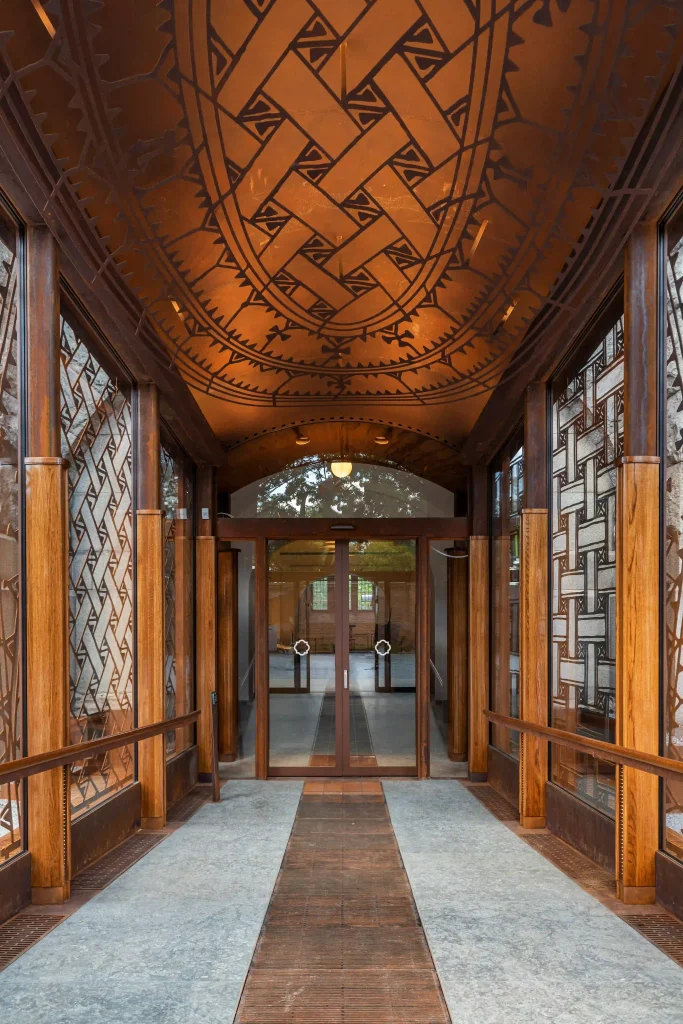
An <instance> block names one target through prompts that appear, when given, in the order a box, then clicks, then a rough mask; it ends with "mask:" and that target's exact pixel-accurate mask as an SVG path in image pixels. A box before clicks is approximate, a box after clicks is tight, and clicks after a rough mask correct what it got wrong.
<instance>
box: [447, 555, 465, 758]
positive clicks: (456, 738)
mask: <svg viewBox="0 0 683 1024" xmlns="http://www.w3.org/2000/svg"><path fill="white" fill-rule="evenodd" d="M449 553H450V554H451V555H453V554H455V555H460V556H461V557H456V558H449V560H448V583H447V585H448V599H447V600H448V756H449V758H450V759H451V760H452V761H466V760H467V704H468V700H467V697H468V693H467V690H468V686H467V596H468V595H467V558H463V557H462V555H463V554H464V552H458V551H451V552H449Z"/></svg>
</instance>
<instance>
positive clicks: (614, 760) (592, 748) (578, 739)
mask: <svg viewBox="0 0 683 1024" xmlns="http://www.w3.org/2000/svg"><path fill="white" fill-rule="evenodd" d="M484 715H485V716H486V718H488V720H489V722H492V723H493V724H494V725H501V726H503V728H504V729H514V730H515V731H516V732H528V733H530V734H531V735H532V736H540V737H541V738H542V739H547V740H549V741H552V742H553V743H557V744H558V745H559V746H562V747H569V748H570V749H571V750H580V751H581V752H582V753H584V754H592V755H593V756H596V755H597V756H599V758H600V760H601V761H609V762H610V763H611V764H623V765H626V766H627V767H628V768H639V769H640V770H641V771H643V772H649V774H650V775H659V776H661V777H662V778H665V779H678V780H679V781H680V779H681V777H682V776H683V761H674V760H673V758H671V757H660V756H659V754H644V753H642V752H641V751H639V750H632V749H631V748H630V747H620V746H618V745H617V744H616V743H608V742H607V741H606V740H594V739H591V738H590V737H589V736H578V735H577V734H576V733H573V732H566V731H565V730H564V729H553V728H552V727H551V726H549V725H537V724H536V723H535V722H527V721H525V720H524V719H519V718H508V717H507V716H506V715H499V714H497V712H495V711H487V710H486V709H485V710H484Z"/></svg>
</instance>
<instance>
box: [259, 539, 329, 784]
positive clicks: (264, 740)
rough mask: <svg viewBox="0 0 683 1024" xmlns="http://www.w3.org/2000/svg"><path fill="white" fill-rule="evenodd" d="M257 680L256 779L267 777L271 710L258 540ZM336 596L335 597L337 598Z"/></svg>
mask: <svg viewBox="0 0 683 1024" xmlns="http://www.w3.org/2000/svg"><path fill="white" fill-rule="evenodd" d="M254 566H255V571H254V640H255V644H256V651H255V652H254V681H255V689H256V751H255V766H254V767H255V770H254V774H255V776H256V778H257V779H266V778H267V777H268V751H269V748H270V728H269V726H270V715H269V707H268V685H269V684H268V622H269V601H268V541H267V540H266V539H265V537H258V538H257V539H256V540H255V541H254ZM335 596H336V595H335Z"/></svg>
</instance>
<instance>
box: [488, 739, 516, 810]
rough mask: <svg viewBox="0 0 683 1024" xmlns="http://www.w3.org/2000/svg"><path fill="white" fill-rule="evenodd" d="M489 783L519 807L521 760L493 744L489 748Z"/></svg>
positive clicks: (513, 804)
mask: <svg viewBox="0 0 683 1024" xmlns="http://www.w3.org/2000/svg"><path fill="white" fill-rule="evenodd" d="M488 783H489V785H490V786H492V788H493V789H495V791H496V792H497V793H500V795H501V796H502V797H505V799H506V800H507V801H508V802H509V803H511V804H512V806H513V807H519V761H518V760H517V758H516V757H512V755H511V754H506V753H505V752H504V751H502V750H500V749H499V748H498V747H494V746H493V744H491V745H489V749H488Z"/></svg>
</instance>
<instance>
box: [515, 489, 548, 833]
mask: <svg viewBox="0 0 683 1024" xmlns="http://www.w3.org/2000/svg"><path fill="white" fill-rule="evenodd" d="M520 568H521V573H520V587H519V594H520V608H519V615H520V627H519V633H520V712H519V713H520V718H523V719H526V720H527V721H531V722H538V723H539V724H540V725H547V724H548V510H547V509H545V508H541V509H536V508H534V509H531V508H525V509H523V510H522V515H521V566H520ZM519 762H520V769H519V770H520V786H519V814H520V823H521V825H522V827H523V828H544V827H545V787H546V782H547V781H548V744H547V743H545V742H544V741H543V740H542V739H540V738H539V737H537V736H531V735H529V734H528V733H522V734H521V735H520V750H519Z"/></svg>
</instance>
